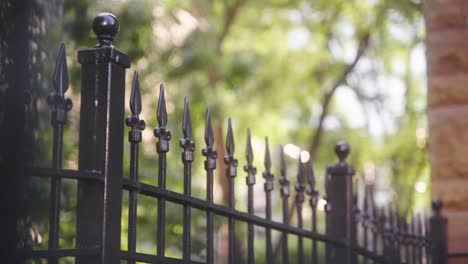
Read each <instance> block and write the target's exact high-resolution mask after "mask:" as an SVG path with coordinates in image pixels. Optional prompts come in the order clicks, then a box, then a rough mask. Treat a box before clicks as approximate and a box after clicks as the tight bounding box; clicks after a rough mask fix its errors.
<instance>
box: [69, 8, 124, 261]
mask: <svg viewBox="0 0 468 264" xmlns="http://www.w3.org/2000/svg"><path fill="white" fill-rule="evenodd" d="M99 16H100V17H103V18H105V19H111V18H110V17H109V15H107V14H101V15H99ZM112 19H114V18H112ZM93 30H94V31H95V33H96V35H97V36H98V40H99V41H100V45H99V46H97V47H95V48H90V49H85V50H80V51H79V52H78V62H79V63H80V64H81V65H82V66H81V69H82V71H81V76H82V79H81V110H80V117H81V118H80V135H79V141H80V143H79V148H80V149H79V161H78V169H79V170H80V171H99V172H101V175H102V177H103V180H104V181H103V183H97V182H90V181H85V180H79V182H78V200H77V219H76V221H77V227H76V233H77V234H76V246H77V248H85V247H96V246H100V247H101V253H100V255H98V256H80V257H77V258H76V263H86V264H93V263H118V262H119V261H120V256H119V254H118V252H119V251H120V217H121V210H122V167H123V136H124V134H123V132H124V109H125V108H124V98H125V69H126V68H129V67H130V58H129V57H128V56H127V55H126V54H124V53H122V52H120V51H118V50H117V49H115V48H114V47H113V46H111V45H110V40H111V39H109V38H108V37H107V36H106V37H104V36H102V35H101V33H103V32H108V33H109V32H110V33H112V32H115V33H116V32H117V31H118V23H109V24H100V25H99V26H97V25H96V24H95V25H94V28H93ZM110 33H109V34H110ZM110 36H112V37H113V35H112V34H111V35H109V37H110ZM104 39H106V41H104ZM107 40H109V41H107Z"/></svg>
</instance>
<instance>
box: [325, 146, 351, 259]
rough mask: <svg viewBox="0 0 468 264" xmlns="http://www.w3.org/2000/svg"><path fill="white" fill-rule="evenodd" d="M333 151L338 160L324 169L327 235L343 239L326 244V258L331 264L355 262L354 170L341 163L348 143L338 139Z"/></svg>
mask: <svg viewBox="0 0 468 264" xmlns="http://www.w3.org/2000/svg"><path fill="white" fill-rule="evenodd" d="M335 152H336V154H337V156H338V158H339V161H338V162H337V163H336V164H335V165H333V166H330V167H328V168H327V175H326V179H325V181H326V186H327V188H326V189H327V203H328V205H327V206H328V210H329V211H328V214H327V218H328V219H327V225H328V226H327V228H326V231H327V236H329V237H331V238H333V239H337V240H342V241H345V242H346V244H347V246H346V247H339V246H334V245H328V246H327V250H326V251H327V252H326V260H327V262H326V263H328V264H332V263H348V264H351V263H357V255H356V253H355V252H354V251H353V247H354V238H353V233H354V232H353V229H354V215H353V211H354V210H353V207H354V206H353V186H352V184H353V178H352V176H353V175H354V169H353V168H352V167H351V166H350V165H348V164H347V163H346V162H345V159H346V157H347V156H348V154H349V152H350V147H349V145H348V144H347V143H346V142H344V141H340V142H338V143H337V144H336V147H335Z"/></svg>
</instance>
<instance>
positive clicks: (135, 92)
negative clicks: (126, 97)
mask: <svg viewBox="0 0 468 264" xmlns="http://www.w3.org/2000/svg"><path fill="white" fill-rule="evenodd" d="M130 111H132V115H136V116H138V115H139V114H140V113H141V94H140V82H139V81H138V72H137V71H135V72H134V74H133V83H132V91H131V93H130Z"/></svg>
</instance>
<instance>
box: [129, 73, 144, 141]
mask: <svg viewBox="0 0 468 264" xmlns="http://www.w3.org/2000/svg"><path fill="white" fill-rule="evenodd" d="M130 111H131V112H132V115H130V116H128V117H127V118H126V119H125V123H126V125H127V126H129V127H131V128H132V129H131V130H130V131H129V132H128V141H129V142H131V143H139V142H141V139H142V136H141V130H144V129H145V121H144V120H141V119H140V117H139V115H140V113H141V95H140V84H139V82H138V72H137V71H135V73H134V75H133V84H132V91H131V93H130Z"/></svg>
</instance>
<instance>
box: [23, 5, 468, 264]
mask: <svg viewBox="0 0 468 264" xmlns="http://www.w3.org/2000/svg"><path fill="white" fill-rule="evenodd" d="M93 27H94V31H95V33H96V35H97V39H98V41H99V44H98V45H97V46H96V47H94V48H91V49H86V50H81V51H80V52H79V54H78V60H79V62H80V63H81V64H82V91H81V92H82V94H81V119H80V150H79V170H78V171H76V170H65V169H62V168H61V167H62V158H61V157H62V151H63V147H62V140H63V139H62V138H63V125H64V124H65V121H66V112H67V111H69V110H70V108H71V105H72V104H71V100H69V99H68V98H65V96H64V94H65V92H66V90H67V87H68V77H67V67H66V60H65V48H64V45H62V46H61V48H60V51H59V55H58V59H57V67H56V70H55V73H54V79H53V82H54V87H55V92H54V93H53V94H52V95H51V96H49V98H48V102H49V104H50V105H51V106H52V110H53V112H52V126H53V128H54V134H53V138H54V143H53V151H52V152H53V157H52V169H39V168H35V169H33V170H32V171H33V172H34V174H35V175H36V176H39V177H49V178H50V179H51V210H50V227H51V228H50V231H49V232H50V233H49V237H50V239H49V248H48V249H47V250H31V249H26V248H22V249H19V250H18V252H19V253H20V256H21V259H24V260H26V259H39V258H46V259H48V261H49V263H56V262H57V260H58V259H59V258H62V257H67V256H68V257H74V258H75V260H76V263H91V264H92V263H120V261H122V260H124V261H128V263H135V262H137V261H138V262H146V263H201V262H199V261H192V260H190V257H191V251H190V248H191V226H190V216H191V208H196V209H199V210H203V211H206V213H207V228H206V237H207V246H206V248H207V250H206V263H210V264H212V263H215V257H214V255H215V243H214V235H215V229H214V215H219V216H223V217H227V218H228V252H227V254H228V263H230V264H237V263H240V262H242V261H243V260H242V257H240V256H239V255H240V252H241V251H242V249H241V248H238V247H237V246H236V239H235V235H236V233H235V229H234V227H235V226H234V225H235V222H236V221H242V222H245V223H247V225H248V246H247V256H248V259H247V262H248V263H253V262H254V257H255V255H254V254H255V251H254V244H253V242H254V227H255V226H259V227H263V228H265V230H266V240H267V241H266V262H267V263H274V262H275V261H276V259H275V258H274V256H276V252H273V251H279V250H273V246H272V237H271V231H272V230H277V231H279V232H281V233H282V236H281V239H280V242H278V244H281V245H282V246H281V252H282V262H283V263H289V256H288V250H289V248H288V239H287V236H288V234H290V235H293V236H297V237H298V248H297V261H298V262H299V263H304V261H305V256H306V252H305V251H304V249H303V240H304V239H309V240H312V251H311V255H312V262H313V263H322V262H323V261H324V260H319V259H318V254H317V242H321V243H324V244H325V245H326V256H325V258H326V259H325V263H327V264H331V263H353V264H354V263H356V261H357V255H360V256H362V257H363V258H364V262H365V263H368V262H369V261H372V263H392V264H393V263H407V264H409V263H422V262H423V260H424V259H426V263H427V260H431V259H432V263H443V264H444V263H447V259H448V257H451V258H455V257H463V256H465V255H466V254H465V253H455V254H447V245H446V241H447V240H446V226H447V220H446V218H445V217H444V216H443V215H442V214H441V203H440V202H438V201H434V203H433V209H434V215H433V216H432V217H431V218H430V220H429V219H424V218H423V217H422V216H421V215H418V216H416V217H413V220H412V221H411V222H410V223H408V222H407V221H406V220H405V217H402V216H401V215H400V214H399V211H398V210H387V211H384V210H379V211H380V213H379V214H377V211H378V210H377V208H376V206H375V204H374V201H373V199H372V197H373V195H372V193H373V188H370V187H367V186H366V188H365V193H364V199H363V200H364V201H363V208H364V209H363V210H361V209H360V208H359V206H358V201H359V199H358V193H357V188H356V189H355V188H353V186H354V187H356V186H357V185H356V183H353V180H352V176H353V175H354V170H353V168H352V167H351V166H350V165H348V164H347V163H346V162H345V159H346V157H347V156H348V155H349V152H350V147H349V145H348V144H347V143H346V142H339V143H338V144H337V145H336V147H335V151H336V154H337V156H338V158H339V161H338V162H337V163H336V164H335V165H333V166H328V167H327V168H326V175H325V181H324V184H325V197H324V198H325V200H326V201H327V205H326V207H325V209H326V210H325V213H326V235H324V234H319V233H318V232H317V206H318V195H319V193H318V191H317V190H316V179H315V175H314V170H313V166H312V161H311V160H309V161H308V162H307V164H306V167H305V165H304V164H303V163H302V162H301V161H300V160H299V161H298V163H299V166H298V174H297V183H296V185H295V190H296V197H295V201H294V202H295V203H294V205H295V206H296V207H295V209H296V213H297V218H298V225H297V227H296V226H292V225H290V224H289V208H288V198H289V196H290V195H291V193H290V182H289V180H288V179H287V177H286V161H285V157H284V150H283V148H282V147H281V149H280V177H279V183H280V186H281V188H280V191H281V199H282V207H283V211H282V213H283V223H279V222H275V221H274V220H272V212H271V211H272V193H273V191H274V186H273V185H274V183H273V180H274V176H273V172H272V162H271V157H270V151H269V142H268V139H266V147H265V159H264V165H265V171H264V172H263V177H264V178H265V183H264V190H265V195H266V217H259V216H256V215H255V214H254V210H253V209H254V207H253V205H254V193H253V185H254V184H255V174H256V168H255V167H254V166H253V148H252V144H251V135H250V130H248V133H247V144H246V153H245V154H246V160H247V162H246V165H245V166H244V170H245V172H246V173H247V178H246V183H247V188H248V201H247V202H248V206H247V207H248V212H240V211H238V210H236V209H235V204H234V195H235V193H234V177H235V176H236V174H237V166H238V161H237V159H236V158H235V157H234V149H235V145H234V137H233V130H232V125H231V120H230V119H229V120H228V130H227V137H226V150H227V151H226V153H227V155H226V156H225V157H224V162H225V164H226V175H227V177H228V187H229V199H228V207H225V206H221V205H217V204H214V202H213V182H214V179H213V172H214V170H215V169H216V161H217V158H218V157H217V154H216V150H215V148H214V140H215V138H214V136H213V129H212V126H211V113H210V111H209V110H207V112H206V124H205V143H206V147H205V148H204V149H203V150H202V155H203V156H205V157H206V159H205V161H204V165H205V170H206V175H207V196H206V200H203V199H198V198H195V197H192V196H191V178H192V171H191V166H192V162H193V161H194V156H195V154H194V151H195V142H194V141H193V135H192V133H193V131H192V123H191V118H190V110H189V104H188V100H187V99H185V101H184V117H183V121H182V132H183V138H182V139H181V140H180V147H181V148H182V156H181V157H182V162H183V165H184V171H183V174H184V192H183V194H180V193H176V192H172V191H170V190H166V165H167V164H166V154H167V152H168V151H169V141H170V139H171V132H170V131H169V130H168V129H167V121H168V120H167V111H166V101H165V91H164V86H162V85H161V88H160V95H159V100H158V108H157V120H158V127H156V128H155V129H154V135H155V136H156V137H157V138H158V141H157V145H156V147H157V153H158V155H159V166H158V184H157V186H155V185H150V184H146V183H143V182H139V180H138V146H139V143H141V141H142V130H143V129H144V128H145V122H144V121H143V120H141V119H140V117H139V115H140V113H141V111H142V102H141V95H140V87H139V82H138V74H137V73H136V72H135V75H134V79H133V85H132V90H131V95H130V100H129V102H130V110H131V115H130V116H128V117H127V119H126V120H125V123H126V125H127V126H129V128H130V131H129V132H128V141H129V142H130V175H129V178H123V175H122V167H123V164H122V162H123V161H122V159H123V136H124V134H123V133H124V126H123V124H124V118H123V117H124V94H125V91H124V83H125V69H126V68H128V67H129V66H130V58H129V57H128V56H127V55H125V54H123V53H122V52H120V51H118V50H117V49H115V48H114V47H113V46H112V43H111V41H112V40H113V38H114V36H115V34H116V33H117V32H118V30H119V28H118V20H117V18H116V17H115V16H113V15H112V14H108V13H103V14H100V15H98V16H97V17H96V18H95V20H94V21H93ZM61 179H71V180H76V181H78V199H77V239H76V241H77V243H76V244H77V246H76V248H75V249H60V248H58V239H59V234H58V219H59V215H58V212H59V211H60V181H61ZM306 180H307V182H306ZM306 183H307V184H308V187H307V186H306ZM122 190H127V191H129V216H128V217H129V219H128V220H129V226H128V238H127V239H128V250H127V251H121V250H120V234H121V227H120V219H121V216H122V212H121V210H122V200H121V197H122ZM305 194H307V195H308V196H310V200H309V202H310V206H311V208H312V219H311V223H312V226H311V230H307V228H304V226H303V221H304V219H303V216H302V210H303V203H304V201H305ZM137 195H144V196H148V197H152V198H154V199H157V200H158V219H157V225H158V229H157V232H158V233H157V241H156V242H157V254H143V253H140V252H136V240H137V238H136V228H137V226H136V222H137V221H136V217H137V211H136V208H137V204H138V201H137ZM369 196H370V197H369ZM166 202H170V203H176V204H180V205H182V206H183V207H184V211H183V258H182V259H175V258H170V257H166V256H165V252H164V250H165V237H164V233H165V221H166V219H165V205H166ZM369 202H370V208H369V205H368V203H369ZM293 213H294V212H293ZM429 221H430V228H429V225H428V222H429ZM359 229H361V230H364V235H363V239H364V241H363V242H362V243H361V241H360V240H359V238H358V236H357V231H358V230H359ZM368 230H370V232H371V236H370V237H368ZM369 239H370V241H369ZM379 246H381V247H382V248H383V252H380V251H379V249H378V248H379ZM278 248H279V247H278ZM307 252H308V251H307ZM307 254H308V253H307Z"/></svg>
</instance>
